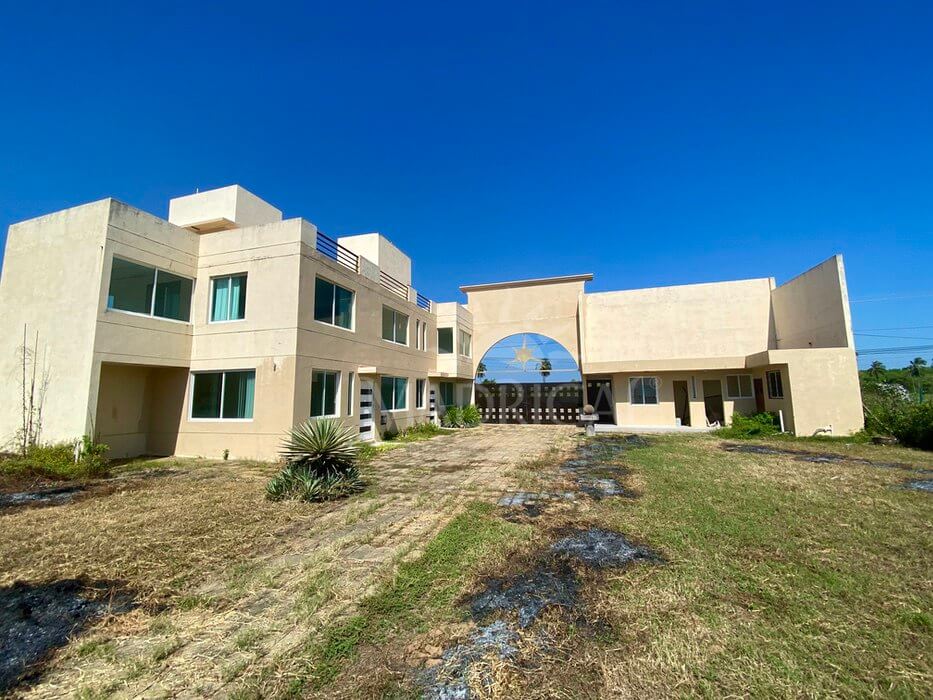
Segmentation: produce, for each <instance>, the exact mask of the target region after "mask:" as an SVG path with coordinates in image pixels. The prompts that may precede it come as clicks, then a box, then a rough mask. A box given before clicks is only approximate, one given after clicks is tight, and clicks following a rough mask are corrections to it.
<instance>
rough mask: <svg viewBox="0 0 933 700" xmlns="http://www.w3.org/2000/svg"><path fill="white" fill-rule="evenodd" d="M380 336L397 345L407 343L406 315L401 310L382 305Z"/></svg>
mask: <svg viewBox="0 0 933 700" xmlns="http://www.w3.org/2000/svg"><path fill="white" fill-rule="evenodd" d="M382 337H383V338H384V339H385V340H388V341H391V342H393V343H398V344H399V345H408V316H406V315H405V314H403V313H402V312H401V311H396V310H395V309H392V308H389V307H388V306H383V307H382Z"/></svg>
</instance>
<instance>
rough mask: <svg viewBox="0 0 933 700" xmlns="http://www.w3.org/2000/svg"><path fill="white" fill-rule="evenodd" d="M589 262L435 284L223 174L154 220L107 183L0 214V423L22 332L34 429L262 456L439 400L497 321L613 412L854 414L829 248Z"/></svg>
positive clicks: (16, 393)
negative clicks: (729, 278) (9, 217)
mask: <svg viewBox="0 0 933 700" xmlns="http://www.w3.org/2000/svg"><path fill="white" fill-rule="evenodd" d="M590 278H591V275H576V276H571V277H562V278H550V279H544V280H541V279H532V280H526V281H522V282H505V283H501V284H493V285H475V286H470V287H463V288H462V290H463V291H464V292H465V293H466V294H467V304H465V305H464V304H460V303H457V302H446V303H435V302H433V301H431V300H429V299H427V298H425V297H424V296H423V295H421V294H419V293H418V292H417V291H416V290H415V289H414V288H413V287H412V269H411V260H410V259H409V258H408V257H407V256H406V255H405V254H404V253H402V252H401V251H400V250H399V249H398V248H397V247H395V245H393V244H392V243H391V242H390V241H389V240H388V239H386V238H385V237H384V236H382V235H380V234H378V233H368V234H362V235H354V236H343V237H338V238H336V239H333V238H330V237H328V236H326V235H325V234H323V233H322V232H320V231H318V230H317V228H316V227H315V226H314V225H313V224H311V223H309V222H307V221H305V220H303V219H300V218H295V219H283V216H282V212H280V211H279V210H278V209H276V208H275V207H273V206H272V205H270V204H268V203H267V202H265V201H263V200H261V199H259V198H258V197H256V196H255V195H253V194H251V193H249V192H247V191H246V190H244V189H242V188H241V187H239V186H231V187H226V188H222V189H218V190H212V191H208V192H201V193H197V194H193V195H189V196H185V197H180V198H177V199H173V200H171V202H170V203H169V213H168V219H167V220H163V219H161V218H158V217H156V216H153V215H151V214H148V213H145V212H142V211H140V210H138V209H135V208H133V207H130V206H128V205H126V204H123V203H120V202H118V201H116V200H113V199H104V200H101V201H98V202H94V203H91V204H87V205H83V206H79V207H74V208H71V209H67V210H65V211H61V212H57V213H54V214H49V215H47V216H42V217H39V218H36V219H32V220H29V221H25V222H22V223H19V224H15V225H13V226H11V227H10V229H9V234H8V237H7V243H6V252H5V257H4V261H3V270H2V276H0V373H2V377H3V384H2V386H3V389H4V391H3V397H2V399H3V400H2V401H0V439H2V440H4V441H7V440H11V439H12V438H13V437H14V436H15V434H16V432H17V430H19V429H20V427H21V425H22V401H21V374H22V364H23V358H22V352H21V347H22V346H23V344H24V337H25V344H26V345H27V346H29V347H30V348H31V349H32V348H34V349H36V350H37V352H36V358H35V359H36V363H37V367H38V371H39V374H40V377H41V376H46V377H47V388H46V389H45V391H44V398H43V400H42V418H41V419H42V438H43V440H46V441H59V440H70V439H75V438H78V437H80V436H81V435H84V434H92V435H94V436H96V437H97V439H98V440H100V441H102V442H105V443H107V444H108V445H110V446H111V453H112V455H114V456H133V455H139V454H166V455H167V454H179V455H202V456H210V457H217V456H219V455H221V454H223V453H224V451H225V450H228V451H229V454H230V455H232V456H234V457H257V458H270V457H272V456H274V455H275V453H276V452H277V449H278V446H279V444H280V442H281V440H282V437H283V435H284V434H285V432H286V430H287V429H288V428H289V427H291V426H292V425H294V424H296V423H298V422H300V421H303V420H305V419H307V418H309V417H311V418H314V417H321V416H334V417H337V418H339V419H341V420H343V421H345V422H347V423H348V424H350V425H353V426H355V427H358V429H359V432H360V436H361V438H362V439H372V438H374V437H378V436H379V435H381V434H384V433H385V432H386V431H397V430H400V429H403V428H405V427H407V426H410V425H413V424H415V423H418V422H421V421H427V420H437V419H438V417H439V415H440V414H441V413H442V412H443V410H444V406H447V405H452V404H465V403H468V402H470V401H471V400H472V397H473V391H474V390H473V380H474V376H475V372H476V367H477V364H478V363H479V362H480V360H481V359H482V357H483V355H484V354H485V352H486V351H487V350H489V348H491V347H492V346H493V345H494V344H495V343H496V342H497V341H499V340H501V339H502V338H504V337H506V336H509V335H512V334H515V333H541V334H543V335H546V336H548V337H551V338H554V339H555V340H556V341H557V342H559V343H561V344H562V345H563V347H565V348H566V349H567V350H568V352H570V353H571V355H572V356H573V357H574V358H575V359H576V361H577V363H578V365H579V369H580V373H581V374H582V378H583V380H584V381H585V382H586V383H587V384H588V385H590V386H599V387H600V389H601V396H600V401H601V402H602V403H604V404H606V405H608V407H609V408H608V409H607V410H606V416H607V419H606V420H607V422H612V423H615V424H616V425H618V426H620V427H623V428H629V427H631V428H637V427H638V426H662V427H663V426H669V427H673V426H676V425H694V426H697V425H702V426H705V425H707V424H712V423H715V422H717V419H718V421H720V422H725V421H728V420H729V418H730V417H731V415H732V413H733V412H734V411H741V412H749V413H751V412H755V411H756V410H774V411H779V412H780V414H781V416H782V417H783V418H784V419H785V421H786V427H787V429H788V430H791V431H795V432H797V433H805V434H810V433H812V432H817V431H827V432H833V433H835V434H844V433H849V432H852V431H855V430H858V429H860V428H861V427H862V420H861V405H860V395H859V388H858V378H857V371H856V365H855V353H854V348H853V343H852V332H851V324H850V320H849V310H848V299H847V293H846V289H845V276H844V272H843V268H842V261H841V258H839V257H838V256H837V257H834V258H831V259H830V260H828V261H826V262H825V263H823V264H822V265H820V266H818V267H816V268H814V269H813V270H811V271H809V272H807V273H805V274H804V275H802V276H800V277H798V278H796V279H795V280H792V281H791V282H789V283H787V284H785V285H783V286H776V285H775V283H774V280H773V279H759V280H745V281H739V282H726V283H714V284H697V285H685V286H682V287H666V288H654V289H645V290H628V291H621V292H609V293H599V294H587V293H586V292H585V290H584V286H585V282H586V281H587V280H588V279H590ZM40 384H42V382H40ZM507 416H508V411H504V412H501V411H500V412H488V413H487V415H486V416H485V418H486V419H487V420H504V419H506V417H507Z"/></svg>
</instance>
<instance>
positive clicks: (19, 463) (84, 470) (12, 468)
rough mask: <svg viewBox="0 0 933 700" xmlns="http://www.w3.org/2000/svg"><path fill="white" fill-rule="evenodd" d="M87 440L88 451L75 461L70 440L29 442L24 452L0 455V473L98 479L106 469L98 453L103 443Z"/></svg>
mask: <svg viewBox="0 0 933 700" xmlns="http://www.w3.org/2000/svg"><path fill="white" fill-rule="evenodd" d="M87 444H88V446H89V449H90V452H89V453H88V454H86V455H84V456H82V457H81V458H80V459H79V460H78V461H77V462H75V458H74V445H73V444H71V443H68V442H62V443H55V444H51V445H33V446H32V447H30V448H29V449H28V450H27V452H26V454H25V455H16V456H10V457H6V458H3V459H0V476H6V477H14V478H27V479H28V478H41V479H50V480H53V481H72V480H81V479H100V478H103V477H105V476H107V475H108V474H109V472H110V467H109V463H108V462H107V460H105V459H103V457H102V456H101V454H102V451H104V450H106V449H107V448H106V446H105V445H95V444H94V443H91V442H88V443H87Z"/></svg>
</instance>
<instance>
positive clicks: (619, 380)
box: [612, 368, 762, 428]
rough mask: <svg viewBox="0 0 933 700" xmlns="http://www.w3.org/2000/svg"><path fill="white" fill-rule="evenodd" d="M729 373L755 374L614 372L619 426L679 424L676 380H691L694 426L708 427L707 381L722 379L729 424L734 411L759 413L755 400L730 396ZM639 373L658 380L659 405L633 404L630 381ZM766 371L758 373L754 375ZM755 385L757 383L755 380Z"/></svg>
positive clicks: (613, 384) (742, 370)
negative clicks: (728, 394) (727, 391)
mask: <svg viewBox="0 0 933 700" xmlns="http://www.w3.org/2000/svg"><path fill="white" fill-rule="evenodd" d="M729 374H753V373H752V372H749V371H748V370H746V369H744V368H738V369H732V370H728V371H717V372H655V373H650V374H648V375H643V374H640V373H630V372H625V373H618V374H613V375H612V400H613V403H614V404H615V420H616V424H617V425H630V426H639V425H640V426H654V427H657V426H668V427H669V426H673V425H675V423H676V420H675V419H676V410H675V405H674V382H675V381H684V382H686V383H687V392H688V397H689V399H690V401H689V403H690V420H691V423H690V425H691V427H694V428H697V427H699V428H702V427H705V426H706V406H705V403H704V389H703V382H704V381H714V382H718V383H719V385H720V388H721V391H722V400H723V410H724V416H725V420H726V423H730V422H731V421H732V414H733V413H736V412H738V413H743V414H752V413H755V399H754V398H750V399H730V398H727V396H726V376H727V375H729ZM636 376H653V377H657V379H658V403H657V404H644V405H643V404H633V403H631V400H630V392H629V380H630V379H631V378H632V377H636ZM756 376H757V377H759V378H760V377H761V376H762V373H761V372H758V373H754V374H753V379H754V377H756ZM753 386H754V382H753ZM694 387H695V388H696V392H695V393H694Z"/></svg>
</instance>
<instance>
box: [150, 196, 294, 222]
mask: <svg viewBox="0 0 933 700" xmlns="http://www.w3.org/2000/svg"><path fill="white" fill-rule="evenodd" d="M168 220H169V222H171V223H172V224H175V225H176V226H182V227H192V228H197V229H200V230H209V229H219V228H220V229H222V228H233V227H244V226H261V225H262V224H269V223H275V222H277V221H281V220H282V212H281V211H279V210H278V209H276V208H275V207H273V206H272V205H271V204H269V203H268V202H265V201H263V200H262V199H260V198H259V197H257V196H256V195H254V194H253V193H252V192H249V191H247V190H244V189H243V188H242V187H240V186H239V185H231V186H229V187H221V188H219V189H215V190H208V191H206V192H198V193H195V194H189V195H186V196H184V197H175V198H174V199H171V200H169V203H168Z"/></svg>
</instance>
